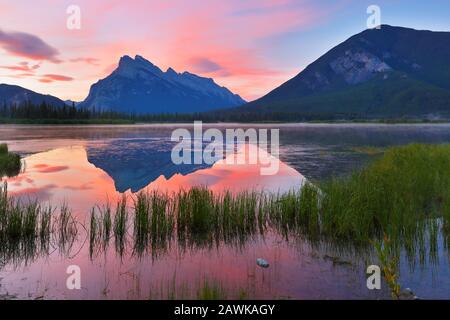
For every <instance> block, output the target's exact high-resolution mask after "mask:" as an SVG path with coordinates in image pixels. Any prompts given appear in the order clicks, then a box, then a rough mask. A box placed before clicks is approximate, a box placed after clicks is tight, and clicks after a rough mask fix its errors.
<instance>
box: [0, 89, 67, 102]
mask: <svg viewBox="0 0 450 320" xmlns="http://www.w3.org/2000/svg"><path fill="white" fill-rule="evenodd" d="M27 101H29V102H31V103H32V104H35V105H38V104H41V103H42V102H45V103H47V104H51V105H54V106H63V105H64V101H62V100H61V99H58V98H56V97H54V96H51V95H44V94H40V93H37V92H34V91H31V90H28V89H25V88H22V87H19V86H15V85H9V84H0V105H3V104H6V105H12V104H17V105H19V104H21V103H23V102H27Z"/></svg>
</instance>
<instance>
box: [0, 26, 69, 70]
mask: <svg viewBox="0 0 450 320" xmlns="http://www.w3.org/2000/svg"><path fill="white" fill-rule="evenodd" d="M0 47H2V48H3V49H4V50H5V51H6V52H8V53H10V54H12V55H15V56H19V57H24V58H28V59H32V60H46V61H50V62H53V63H60V62H62V61H61V60H60V59H59V58H58V55H59V51H58V50H57V49H55V48H53V47H52V46H50V45H49V44H47V43H45V42H44V41H43V40H42V39H41V38H39V37H37V36H35V35H33V34H30V33H25V32H6V31H2V30H0Z"/></svg>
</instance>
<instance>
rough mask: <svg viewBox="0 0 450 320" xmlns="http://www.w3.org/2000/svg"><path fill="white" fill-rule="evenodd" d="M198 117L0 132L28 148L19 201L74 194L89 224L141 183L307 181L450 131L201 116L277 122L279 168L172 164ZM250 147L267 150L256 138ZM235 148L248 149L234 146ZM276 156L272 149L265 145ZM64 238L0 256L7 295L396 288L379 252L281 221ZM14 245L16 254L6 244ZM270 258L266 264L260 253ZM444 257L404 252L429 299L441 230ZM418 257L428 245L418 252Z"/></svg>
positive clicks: (375, 293) (149, 295)
mask: <svg viewBox="0 0 450 320" xmlns="http://www.w3.org/2000/svg"><path fill="white" fill-rule="evenodd" d="M180 127H183V128H187V129H188V130H191V129H192V125H189V124H186V125H179V124H173V125H170V124H164V125H162V124H161V125H132V126H15V125H14V126H13V125H4V126H0V143H7V144H8V145H9V148H10V151H13V152H17V153H19V154H21V155H22V156H23V158H24V169H23V172H22V173H20V174H19V175H18V176H16V177H11V178H4V179H3V180H5V181H7V182H8V191H9V193H10V194H11V195H14V196H15V197H16V198H19V199H21V201H33V200H34V199H38V200H39V201H40V203H42V204H44V205H49V204H51V205H52V206H61V205H63V204H67V206H68V207H69V208H70V209H71V210H72V212H73V214H74V216H75V217H76V220H77V222H78V223H79V224H80V225H84V226H86V225H88V224H89V217H90V211H91V209H92V208H93V207H95V206H98V207H102V206H104V205H105V204H106V203H111V204H112V205H113V206H115V203H116V202H117V201H118V200H119V199H120V198H122V197H123V196H124V195H125V196H126V197H128V198H129V199H130V201H132V200H133V199H135V197H136V194H137V193H138V192H140V191H147V192H152V191H159V192H165V193H172V192H177V191H179V190H180V189H183V190H185V189H189V188H192V187H194V186H207V187H208V188H209V189H211V190H212V191H213V192H217V193H220V192H222V191H224V190H231V191H244V190H251V191H257V192H259V191H264V192H274V193H277V192H286V191H289V190H292V189H296V188H298V187H299V186H300V185H301V184H302V183H303V182H304V181H306V180H308V181H311V182H313V183H315V182H320V181H323V180H325V179H327V178H330V177H333V176H345V175H347V174H349V173H350V172H352V171H353V170H355V169H357V168H361V167H363V166H364V165H366V164H367V163H368V162H370V161H371V160H373V159H376V158H377V157H379V156H380V155H381V154H382V151H383V150H384V148H386V147H389V146H397V145H405V144H409V143H419V142H420V143H436V144H438V143H449V142H450V125H448V124H442V125H436V124H434V125H431V124H430V125H378V124H264V125H259V124H258V125H255V124H210V125H206V124H204V127H205V129H207V128H209V127H211V128H218V129H220V130H225V129H227V128H244V129H246V128H256V129H260V128H263V129H264V128H266V129H270V128H279V129H280V156H279V159H277V161H279V171H278V173H277V174H276V175H274V176H262V175H260V174H259V168H260V165H259V164H246V165H226V164H225V162H224V161H218V162H216V163H214V164H212V165H205V164H199V165H195V164H183V165H174V164H173V162H172V161H171V150H172V148H173V146H174V143H173V142H171V139H170V136H171V133H172V131H173V130H174V129H176V128H180ZM247 148H248V149H245V150H246V152H248V153H254V152H258V149H257V147H255V146H248V145H247ZM236 152H240V151H239V150H237V151H236ZM267 156H270V155H267ZM81 230H82V231H81V232H79V233H78V234H77V236H76V239H75V240H74V241H73V243H71V245H70V248H68V249H67V250H60V248H58V246H57V244H56V243H52V246H51V248H50V250H48V252H47V253H45V254H42V253H36V254H31V255H30V254H25V255H18V256H14V258H13V259H12V258H7V257H6V256H4V257H0V297H2V296H3V297H7V298H22V299H37V298H45V299H78V298H82V299H169V298H195V297H197V296H198V292H199V290H200V288H202V287H204V286H205V283H208V284H210V285H211V284H214V285H216V286H219V287H220V288H221V290H223V292H224V294H225V296H226V297H227V298H230V299H237V298H255V299H388V298H389V297H390V294H389V291H388V289H387V287H386V285H385V284H384V283H383V286H382V289H381V290H368V289H367V286H366V277H367V276H366V268H367V266H369V265H371V264H375V262H376V259H375V258H374V257H373V255H372V254H369V253H367V254H365V253H364V252H358V250H353V249H352V248H350V249H348V250H344V249H342V248H341V249H336V248H334V247H333V246H331V245H329V244H327V243H320V244H317V243H314V244H313V243H309V242H308V241H306V240H303V239H301V238H297V237H286V235H283V234H279V233H277V232H275V231H273V230H268V232H266V233H264V234H251V235H250V236H249V237H245V239H244V240H242V239H241V241H237V242H236V241H231V242H227V241H216V242H214V243H208V242H204V241H203V242H198V243H189V244H188V245H187V246H186V245H180V244H179V243H178V242H177V241H168V243H166V244H165V246H164V247H162V248H149V249H148V250H146V251H145V252H144V253H142V252H140V253H137V252H136V250H133V248H132V246H128V247H125V250H124V252H118V250H117V248H116V247H115V246H114V245H109V246H106V247H104V248H102V249H101V250H98V251H96V252H94V253H92V252H91V251H90V248H89V240H88V237H89V235H88V232H87V231H86V230H84V231H83V228H81ZM8 257H9V256H8ZM258 258H263V259H265V260H267V261H268V262H269V264H270V266H269V268H261V267H260V266H258V265H257V264H256V260H257V259H258ZM437 258H438V259H437V261H433V262H429V263H426V264H425V265H421V264H420V263H417V264H415V265H412V264H411V263H407V262H406V259H402V260H401V263H400V283H401V285H402V287H404V288H407V287H409V288H411V289H412V290H413V291H414V292H415V293H416V294H417V295H418V296H419V297H421V298H425V299H430V298H434V299H448V298H450V295H449V292H450V280H449V279H450V266H449V265H450V263H449V256H448V251H447V250H446V249H445V247H444V241H443V239H442V237H440V238H439V244H438V252H437ZM418 260H419V257H418ZM71 265H76V266H79V267H80V269H81V275H82V277H81V286H82V288H81V290H69V289H68V288H67V286H66V280H67V277H68V274H67V273H66V270H67V267H68V266H71Z"/></svg>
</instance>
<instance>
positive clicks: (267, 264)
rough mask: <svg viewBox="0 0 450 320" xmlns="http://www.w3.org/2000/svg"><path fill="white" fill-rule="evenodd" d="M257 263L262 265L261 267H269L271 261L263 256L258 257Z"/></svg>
mask: <svg viewBox="0 0 450 320" xmlns="http://www.w3.org/2000/svg"><path fill="white" fill-rule="evenodd" d="M256 264H257V265H258V266H260V267H261V268H268V267H269V263H268V262H267V261H266V260H264V259H261V258H258V259H256Z"/></svg>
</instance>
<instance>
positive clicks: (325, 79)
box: [238, 25, 450, 118]
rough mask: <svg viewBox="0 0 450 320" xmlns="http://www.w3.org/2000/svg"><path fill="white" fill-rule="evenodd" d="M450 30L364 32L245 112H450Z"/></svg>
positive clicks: (397, 114) (361, 114)
mask: <svg viewBox="0 0 450 320" xmlns="http://www.w3.org/2000/svg"><path fill="white" fill-rule="evenodd" d="M449 57H450V32H432V31H418V30H414V29H408V28H401V27H392V26H388V25H382V26H381V29H371V30H366V31H364V32H362V33H359V34H357V35H355V36H353V37H351V38H350V39H348V40H347V41H345V42H343V43H341V44H340V45H338V46H336V47H335V48H333V49H332V50H330V51H329V52H327V53H326V54H325V55H323V56H322V57H320V58H319V59H318V60H316V61H315V62H313V63H312V64H310V65H309V66H308V67H307V68H305V69H304V70H303V71H302V72H300V73H299V74H298V75H297V76H296V77H294V78H293V79H291V80H289V81H287V82H286V83H284V84H282V85H281V86H280V87H278V88H276V89H275V90H273V91H271V92H270V93H268V94H267V95H265V96H264V97H262V98H260V99H258V100H256V101H253V102H251V103H249V104H247V105H245V106H243V107H242V108H238V109H239V110H240V111H242V110H244V111H249V112H280V113H298V114H303V115H306V116H308V115H309V116H310V117H313V118H314V117H324V116H325V117H327V116H329V117H342V118H346V117H348V116H349V115H351V116H353V117H357V118H390V117H411V118H416V117H427V118H442V117H448V116H450V59H449Z"/></svg>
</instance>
